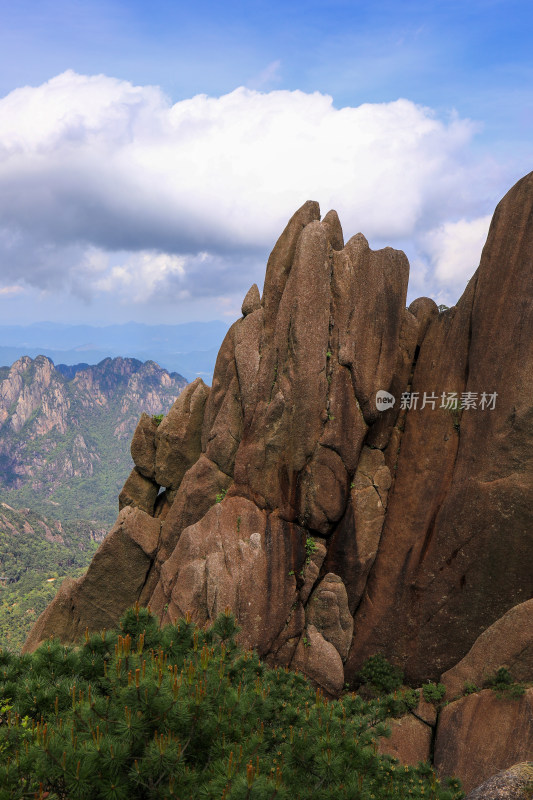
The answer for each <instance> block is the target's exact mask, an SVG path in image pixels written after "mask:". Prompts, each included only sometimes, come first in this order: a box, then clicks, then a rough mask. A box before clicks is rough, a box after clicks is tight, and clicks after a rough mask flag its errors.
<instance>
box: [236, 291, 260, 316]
mask: <svg viewBox="0 0 533 800" xmlns="http://www.w3.org/2000/svg"><path fill="white" fill-rule="evenodd" d="M259 308H261V296H260V294H259V289H258V288H257V284H256V283H254V284H253V286H251V287H250V288H249V289H248V292H247V293H246V297H245V298H244V300H243V301H242V309H241V310H242V315H243V317H246V316H247V315H248V314H251V313H252V312H253V311H257V310H258V309H259Z"/></svg>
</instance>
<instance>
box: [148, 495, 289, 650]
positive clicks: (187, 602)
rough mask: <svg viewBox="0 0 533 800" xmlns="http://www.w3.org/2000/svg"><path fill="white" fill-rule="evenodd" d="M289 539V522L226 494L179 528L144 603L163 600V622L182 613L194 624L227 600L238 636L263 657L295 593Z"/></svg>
mask: <svg viewBox="0 0 533 800" xmlns="http://www.w3.org/2000/svg"><path fill="white" fill-rule="evenodd" d="M241 530H242V532H243V533H241ZM244 531H246V533H244ZM291 538H292V537H291V530H290V527H289V526H288V525H287V524H286V523H283V522H282V521H281V520H279V519H277V518H276V517H275V516H274V515H271V516H270V517H268V516H267V514H266V513H265V512H264V511H260V510H259V509H258V508H257V507H256V506H255V505H254V504H253V503H251V502H250V501H249V500H245V499H244V498H241V497H227V498H226V499H225V500H223V501H222V502H221V503H216V504H215V505H214V506H212V508H211V509H210V510H209V511H208V513H207V514H206V515H205V516H204V517H203V518H202V519H201V520H200V522H198V523H196V525H192V526H190V527H189V528H186V529H185V530H184V531H183V532H182V534H181V536H180V538H179V541H178V543H177V545H176V547H175V549H174V552H173V553H172V555H171V556H170V558H168V559H167V560H166V561H165V563H164V564H163V566H162V567H161V580H160V585H161V586H162V589H163V593H164V595H163V598H161V599H160V600H159V599H158V602H155V599H154V598H152V600H151V601H150V606H151V608H153V610H154V613H156V614H159V613H161V612H163V608H162V607H161V608H160V607H159V606H161V602H162V600H163V599H164V600H165V603H164V604H165V605H166V604H167V603H168V611H167V612H166V614H163V616H162V621H163V622H164V621H165V620H167V621H172V622H174V621H175V620H176V619H178V618H179V617H182V616H185V614H186V613H187V612H189V613H190V614H191V617H192V619H193V620H194V621H195V622H197V623H198V624H200V625H203V624H205V623H206V622H207V621H214V620H215V618H216V617H217V615H218V614H220V613H221V612H223V611H224V609H225V608H226V607H228V606H229V608H230V609H231V610H232V611H233V613H234V614H235V616H236V618H237V620H238V622H239V625H240V626H241V632H240V633H239V636H238V640H239V641H240V642H241V643H242V644H243V645H244V646H246V647H252V646H255V647H257V649H258V651H259V653H260V654H261V655H263V654H265V653H267V652H268V650H269V648H270V646H271V645H272V643H273V642H274V640H275V639H276V638H277V637H278V635H279V633H280V632H281V631H282V629H283V627H284V625H285V621H286V620H287V619H288V617H289V613H290V610H291V606H292V605H293V603H294V602H295V601H296V599H297V594H296V584H295V581H288V580H287V572H288V565H289V564H290V562H291V548H292V546H293V543H292V541H291ZM298 538H299V539H301V536H299V537H298Z"/></svg>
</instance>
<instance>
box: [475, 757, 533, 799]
mask: <svg viewBox="0 0 533 800" xmlns="http://www.w3.org/2000/svg"><path fill="white" fill-rule="evenodd" d="M532 794H533V761H524V762H522V764H514V765H513V766H512V767H509V769H506V770H502V772H498V774H497V775H493V776H492V778H489V779H488V780H487V781H485V782H484V783H482V784H481V786H478V787H477V788H476V789H473V790H472V791H471V792H469V794H468V796H467V797H466V800H530V798H531V795H532Z"/></svg>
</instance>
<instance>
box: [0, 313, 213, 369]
mask: <svg viewBox="0 0 533 800" xmlns="http://www.w3.org/2000/svg"><path fill="white" fill-rule="evenodd" d="M227 329H228V325H226V324H225V323H224V322H221V321H220V320H215V321H213V322H187V323H182V324H178V325H145V324H142V323H137V322H129V323H126V324H123V325H106V326H102V327H99V326H95V325H68V324H62V323H55V322H37V323H35V324H33V325H0V366H9V365H11V364H13V362H15V361H16V360H17V359H18V358H21V357H22V356H30V358H35V357H36V356H38V355H44V356H47V357H48V358H50V359H51V360H52V361H53V362H54V364H56V365H58V364H66V365H73V364H79V363H84V364H98V363H99V362H100V361H102V360H103V359H104V358H108V357H110V358H115V357H117V356H120V357H123V358H137V359H139V360H140V361H148V360H150V361H155V362H156V363H157V364H159V366H161V367H162V368H163V369H166V370H168V371H169V372H179V373H180V375H183V376H184V377H185V378H186V379H187V380H189V381H191V380H194V379H195V378H197V377H201V378H202V379H203V380H204V381H205V382H206V383H208V384H210V383H211V379H212V375H213V370H214V366H215V360H216V356H217V353H218V349H219V347H220V344H221V342H222V340H223V338H224V336H225V335H226V331H227Z"/></svg>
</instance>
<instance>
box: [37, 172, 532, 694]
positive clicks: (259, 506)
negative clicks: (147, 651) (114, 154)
mask: <svg viewBox="0 0 533 800" xmlns="http://www.w3.org/2000/svg"><path fill="white" fill-rule="evenodd" d="M532 219H533V173H531V174H530V175H527V176H526V177H525V178H523V179H522V180H521V181H519V183H518V184H517V185H516V186H515V187H513V188H512V189H511V190H510V192H509V193H508V194H507V195H506V197H505V198H504V199H503V200H502V201H501V203H500V204H499V205H498V208H497V209H496V212H495V215H494V218H493V222H492V225H491V229H490V232H489V237H488V240H487V244H486V246H485V248H484V250H483V255H482V258H481V263H480V266H479V269H478V271H477V272H476V274H475V276H474V277H473V278H472V280H471V281H470V283H469V284H468V286H467V288H466V290H465V292H464V294H463V296H462V298H461V299H460V301H459V302H458V303H457V305H456V306H455V307H454V308H452V309H450V310H449V311H447V312H446V313H443V314H440V313H438V309H437V307H436V305H435V303H434V302H433V301H432V300H430V299H429V298H419V299H418V300H416V301H415V302H414V303H413V304H412V305H411V306H410V308H409V309H406V307H405V302H406V292H407V281H408V272H409V264H408V261H407V258H406V256H405V255H404V253H402V252H401V251H398V250H394V249H392V248H389V247H387V248H384V249H382V250H378V251H373V250H372V249H371V248H370V247H369V245H368V242H367V240H366V239H365V237H364V236H363V235H362V234H361V233H358V234H356V235H355V236H353V237H352V238H350V239H349V241H348V242H347V243H346V245H344V237H343V233H342V229H341V226H340V222H339V220H338V217H337V214H336V213H335V212H334V211H330V212H328V214H327V215H326V216H325V217H324V219H323V220H322V221H321V219H320V209H319V207H318V204H317V203H315V202H312V201H309V202H307V203H305V204H304V205H303V206H302V207H301V208H300V209H299V210H298V211H297V212H296V213H295V214H294V216H293V217H292V218H291V220H290V221H289V223H288V225H287V227H286V228H285V230H284V232H283V233H282V235H281V236H280V238H279V240H278V242H277V243H276V245H275V247H274V249H273V251H272V253H271V255H270V257H269V259H268V264H267V269H266V278H265V284H264V289H263V294H262V297H261V298H260V302H258V299H259V298H258V291H256V288H254V287H252V289H251V290H250V291H249V292H248V294H247V296H246V298H245V301H244V303H243V309H242V310H243V316H242V318H241V319H239V320H237V321H236V322H235V323H234V325H233V326H232V327H231V328H230V330H229V331H228V333H227V335H226V337H225V339H224V342H223V343H222V346H221V348H220V352H219V354H218V358H217V362H216V367H215V372H214V376H213V384H212V387H211V388H210V389H209V388H208V387H206V386H205V385H204V384H203V383H202V381H201V380H198V381H195V382H194V383H193V384H191V385H190V386H188V387H187V389H186V390H185V391H184V392H183V393H182V395H181V396H180V398H178V400H177V401H176V403H175V405H174V407H173V409H172V411H171V413H170V414H169V415H168V417H167V418H166V420H165V421H164V423H162V424H161V426H160V428H157V426H156V425H155V423H154V422H153V421H152V420H150V419H149V418H147V417H143V418H141V421H140V422H139V424H138V427H137V430H136V432H135V435H134V438H133V443H132V455H133V458H134V462H135V464H136V466H135V469H134V470H133V472H132V474H131V475H130V477H129V478H128V481H127V482H126V485H125V486H124V489H123V491H122V493H121V510H120V513H119V516H118V520H117V523H116V525H115V527H114V528H113V529H112V531H111V532H110V534H109V535H108V537H107V539H106V541H105V542H104V544H103V545H102V548H101V551H100V553H99V554H97V556H95V558H94V560H93V563H92V564H91V567H90V568H89V571H88V573H87V576H86V577H85V578H82V579H81V580H80V581H79V582H78V583H77V584H76V585H75V587H72V586H70V587H66V588H65V596H64V597H63V596H62V598H61V599H60V600H58V602H57V604H54V603H52V604H51V606H50V607H49V608H48V609H47V611H46V612H45V613H44V614H43V616H42V617H41V618H40V620H39V621H38V623H37V624H36V626H35V627H34V629H33V631H32V633H31V635H30V637H29V638H28V641H27V643H26V651H31V650H32V649H34V648H35V647H36V646H37V644H38V643H39V642H40V641H42V640H43V638H45V637H46V636H47V635H48V634H49V633H51V632H53V633H56V634H58V635H60V636H61V637H62V638H63V639H64V640H72V639H74V638H76V637H77V636H79V635H81V633H82V632H83V631H84V630H85V627H86V626H88V627H89V629H98V628H100V627H104V626H107V627H111V626H112V625H114V624H115V623H116V621H117V620H118V619H119V617H120V614H121V613H122V612H123V610H124V608H125V605H124V604H125V603H128V604H132V603H133V602H135V601H136V600H138V601H139V602H140V603H141V604H145V605H148V604H149V605H150V607H151V609H152V611H155V612H156V613H157V614H159V616H160V620H161V623H162V624H163V623H165V622H173V621H175V620H176V619H177V618H178V617H179V616H181V615H184V614H186V613H189V614H191V616H192V618H193V619H194V620H196V621H197V622H200V623H204V622H206V621H209V620H212V619H214V617H215V616H216V615H217V613H219V612H220V611H221V610H223V609H224V607H225V606H227V605H229V606H230V607H231V608H232V609H233V611H234V612H235V614H236V616H237V618H238V620H239V622H240V624H241V626H242V630H241V633H240V639H241V642H242V643H243V644H245V645H248V646H254V647H257V649H258V650H259V652H260V654H261V655H262V656H264V657H265V658H266V659H267V660H268V661H269V662H270V663H278V664H284V665H292V666H295V667H296V666H297V667H298V668H299V669H301V670H303V671H304V672H306V674H308V675H309V676H310V677H312V679H313V680H314V681H315V682H316V683H318V684H319V685H320V686H322V687H323V688H324V689H325V690H326V691H327V692H328V693H330V694H336V693H338V692H339V691H340V690H341V688H342V686H343V685H344V683H345V682H351V681H352V680H354V678H355V676H356V674H357V671H358V669H359V668H360V666H361V664H362V662H363V661H364V660H365V659H366V658H367V657H368V656H369V655H372V654H374V653H376V652H382V653H383V654H384V655H386V656H387V657H388V658H390V659H391V660H392V661H393V662H394V663H396V664H397V665H399V666H401V667H403V669H404V670H405V672H406V675H407V679H408V680H409V681H410V682H411V683H412V684H413V685H420V683H421V682H422V681H423V680H427V679H432V680H436V679H438V678H439V677H440V675H441V674H442V673H444V672H445V671H447V670H449V669H450V668H451V667H453V666H454V665H455V664H457V663H458V662H459V661H460V660H461V659H462V658H463V657H464V656H465V654H466V653H467V652H468V651H469V649H470V647H471V646H472V644H473V643H474V642H475V640H476V639H477V638H478V636H479V635H480V633H482V632H483V631H484V630H485V629H487V628H488V627H489V626H490V625H492V624H493V623H494V622H495V621H496V620H498V619H499V618H500V617H502V615H503V614H505V612H507V611H508V610H509V609H511V608H512V607H513V606H515V605H517V604H519V603H522V602H523V601H524V600H526V599H528V598H529V597H531V595H532V594H533V585H532V575H533V571H532V570H531V564H532V563H533V540H532V538H531V535H530V531H531V519H532V516H533V514H532V512H533V467H532V461H531V456H532V430H533V418H532V416H531V396H532V390H533V384H532V381H533V377H532V376H533V351H532V348H531V343H532V342H533V313H532V311H533V303H532V298H533V284H532V281H533V265H532V253H533V223H532ZM384 392H385V393H389V394H391V395H393V397H394V404H393V405H390V404H389V405H388V406H387V405H385V407H384V408H382V407H381V408H380V404H381V400H379V397H380V396H381V397H382V396H383V393H384ZM378 393H379V394H378ZM453 393H455V398H456V399H457V401H458V402H457V403H456V402H455V401H453V400H450V397H452V398H453V396H454V395H453ZM402 395H404V403H403V405H404V406H405V407H404V408H402V407H401V405H402V404H401V403H400V399H401V397H402ZM490 396H492V397H493V400H495V401H496V402H495V404H493V405H491V404H490V403H488V402H487V399H488V398H489V397H490ZM415 397H416V398H417V402H416V403H415V402H414V398H415ZM483 398H484V399H483ZM378 400H379V402H378ZM474 400H475V402H473V401H474ZM119 553H120V556H119V555H118V554H119ZM126 553H128V554H129V555H126ZM117 564H118V565H119V567H118V570H119V573H120V584H121V585H122V586H127V592H126V591H124V592H123V593H122V594H121V600H120V601H119V600H117V599H116V598H115V595H114V594H113V592H111V587H112V586H115V585H116V583H117ZM95 585H98V587H99V591H98V597H99V598H100V597H102V596H106V597H107V596H109V598H110V600H109V602H108V603H106V605H105V606H102V605H101V604H100V603H99V604H98V605H96V604H95V602H94V600H93V597H94V586H95ZM67 595H68V598H69V602H68V603H67V602H66V598H67ZM67 608H68V609H69V610H68V611H65V609H67Z"/></svg>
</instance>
